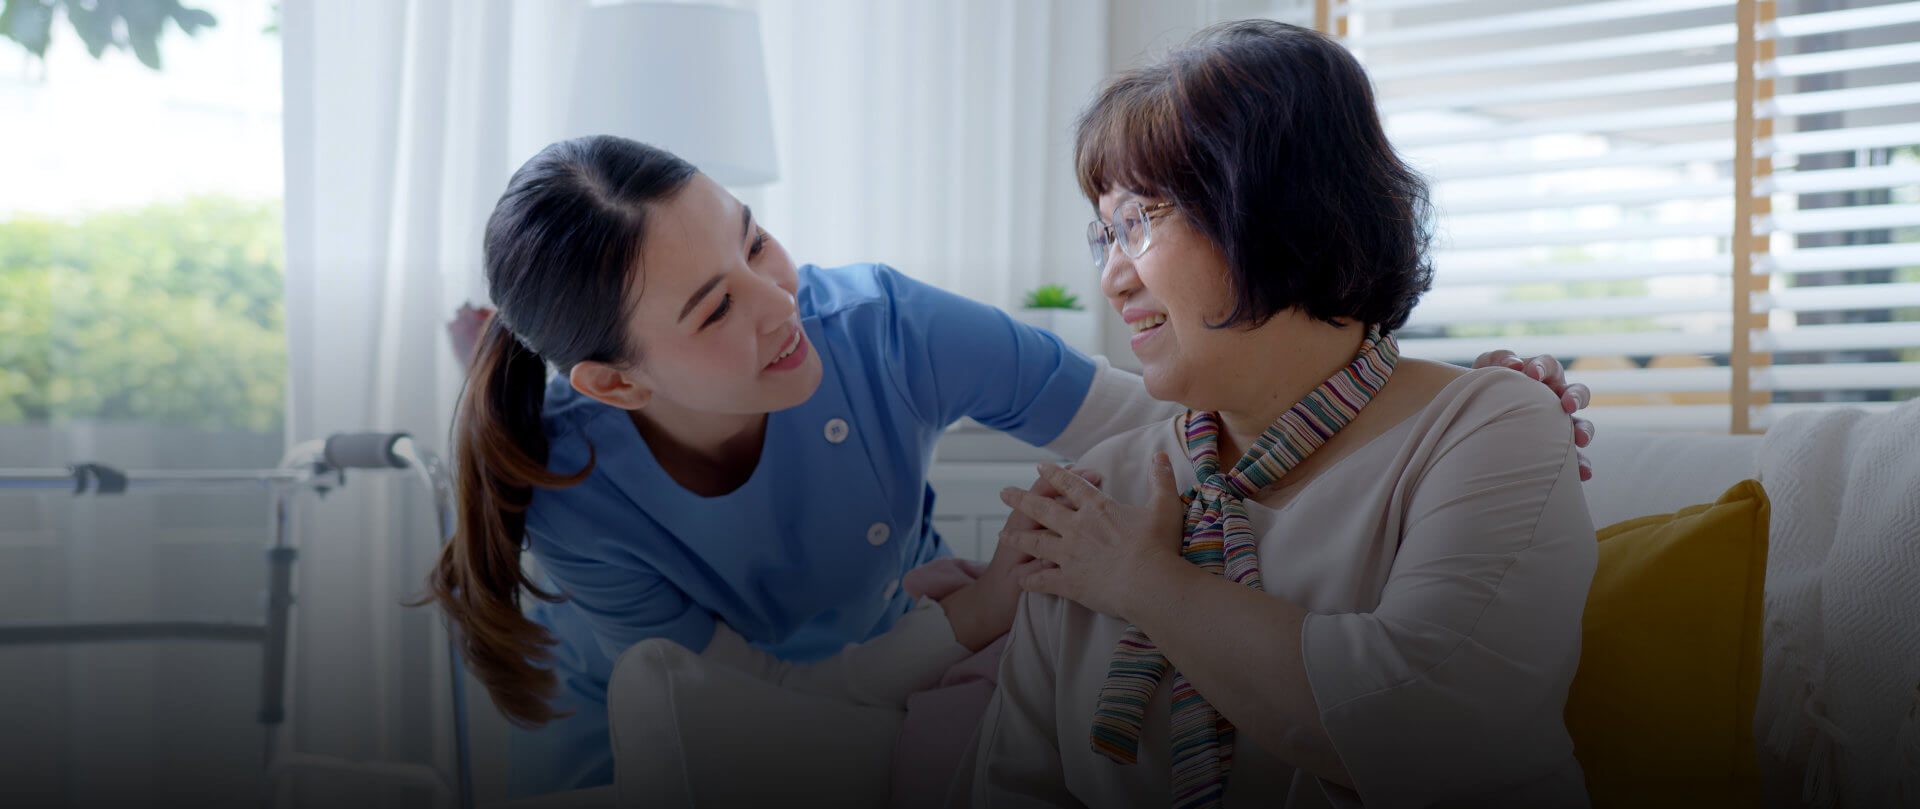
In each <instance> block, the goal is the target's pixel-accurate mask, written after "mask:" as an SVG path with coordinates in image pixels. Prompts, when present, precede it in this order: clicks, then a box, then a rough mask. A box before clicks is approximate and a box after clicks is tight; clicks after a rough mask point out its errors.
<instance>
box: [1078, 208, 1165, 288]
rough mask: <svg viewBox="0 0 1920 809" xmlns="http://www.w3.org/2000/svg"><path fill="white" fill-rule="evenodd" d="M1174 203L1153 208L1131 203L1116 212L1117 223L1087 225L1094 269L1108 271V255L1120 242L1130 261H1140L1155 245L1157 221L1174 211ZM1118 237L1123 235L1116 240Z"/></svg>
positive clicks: (1093, 222)
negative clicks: (1154, 229) (1155, 220)
mask: <svg viewBox="0 0 1920 809" xmlns="http://www.w3.org/2000/svg"><path fill="white" fill-rule="evenodd" d="M1173 207H1174V206H1173V203H1171V202H1162V203H1160V204H1158V205H1154V206H1151V207H1148V206H1145V205H1142V204H1140V201H1139V200H1127V201H1126V202H1123V203H1120V206H1119V207H1117V208H1114V209H1113V221H1112V222H1111V223H1108V222H1102V221H1100V220H1098V219H1095V220H1093V221H1092V222H1088V223H1087V249H1089V250H1092V251H1093V268H1094V269H1096V270H1099V271H1100V272H1106V271H1107V256H1109V255H1111V251H1112V249H1113V243H1114V242H1119V243H1120V250H1121V251H1122V252H1124V253H1126V254H1127V257H1128V258H1139V257H1140V254H1141V253H1145V252H1147V247H1148V246H1149V245H1151V244H1153V218H1154V217H1156V216H1160V215H1163V214H1169V213H1172V212H1173V210H1172V209H1173ZM1114 234H1119V236H1118V237H1117V238H1116V237H1115V235H1114Z"/></svg>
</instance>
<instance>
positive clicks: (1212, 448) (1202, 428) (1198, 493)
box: [1093, 326, 1400, 809]
mask: <svg viewBox="0 0 1920 809" xmlns="http://www.w3.org/2000/svg"><path fill="white" fill-rule="evenodd" d="M1399 355H1400V351H1399V347H1398V346H1397V345H1396V344H1395V343H1394V340H1393V338H1392V337H1382V336H1381V335H1380V328H1379V327H1378V326H1374V327H1372V328H1370V329H1368V330H1367V337H1366V340H1365V341H1364V342H1362V343H1361V344H1360V353H1359V354H1358V355H1357V356H1356V357H1355V358H1354V360H1353V362H1352V364H1350V365H1348V366H1347V367H1346V368H1344V369H1341V371H1340V372H1339V373H1337V374H1334V375H1333V378H1331V379H1328V380H1327V381H1326V382H1325V383H1323V384H1322V385H1320V387H1318V388H1315V389H1314V390H1313V392H1312V393H1309V394H1307V397H1306V398H1304V399H1301V400H1300V401H1299V403H1297V404H1295V405H1294V406H1293V407H1292V408H1291V409H1289V410H1288V411H1287V412H1286V413H1285V414H1284V415H1282V416H1281V417H1280V420H1278V421H1276V422H1274V423H1273V426H1271V427H1268V428H1267V430H1266V432H1264V433H1262V434H1261V435H1260V438H1259V439H1258V440H1256V441H1254V444H1253V448H1252V449H1250V450H1248V451H1247V454H1246V455H1245V456H1244V457H1242V458H1241V459H1240V462H1239V463H1238V464H1235V465H1234V467H1233V469H1232V470H1230V471H1227V472H1224V473H1223V472H1221V471H1220V441H1219V439H1220V418H1219V415H1218V414H1216V413H1195V412H1193V411H1187V416H1186V441H1187V456H1188V457H1189V458H1190V459H1191V460H1192V461H1193V470H1194V476H1195V477H1196V478H1197V479H1198V481H1199V485H1198V486H1195V487H1194V488H1192V489H1189V490H1187V492H1186V493H1185V494H1184V495H1182V499H1183V500H1185V501H1186V502H1187V504H1188V506H1187V521H1186V530H1185V536H1184V537H1183V539H1182V542H1181V547H1180V555H1181V556H1182V557H1184V558H1186V560H1187V561H1188V562H1191V563H1193V564H1195V565H1199V566H1200V567H1202V568H1204V569H1206V570H1207V572H1209V573H1212V574H1214V575H1216V576H1225V577H1226V578H1228V579H1230V580H1232V581H1235V582H1238V583H1240V584H1243V585H1246V586H1248V587H1252V588H1254V589H1255V590H1259V589H1262V588H1261V586H1260V561H1259V559H1258V558H1257V554H1256V552H1255V541H1254V533H1253V526H1252V524H1251V523H1249V522H1248V521H1247V510H1246V506H1245V504H1244V503H1243V501H1244V500H1245V499H1246V498H1248V497H1251V496H1253V495H1254V494H1256V493H1258V492H1260V491H1261V490H1262V489H1265V488H1266V487H1268V486H1271V485H1273V483H1274V482H1275V481H1277V480H1279V479H1280V478H1281V477H1283V476H1285V475H1286V474H1287V470H1289V469H1292V468H1293V467H1294V466H1295V465H1297V464H1299V463H1300V461H1301V460H1303V459H1305V458H1306V457H1307V456H1308V455H1310V454H1312V453H1313V451H1314V450H1315V449H1318V448H1319V447H1320V445H1321V444H1324V443H1326V441H1327V439H1328V438H1330V437H1332V436H1333V434H1334V433H1336V432H1339V431H1340V428H1342V427H1345V426H1346V425H1347V423H1348V422H1350V421H1352V420H1353V417H1354V415H1355V414H1357V413H1359V412H1360V408H1362V407H1365V406H1366V405H1367V402H1368V400H1370V399H1372V398H1373V394H1374V393H1375V392H1377V391H1378V390H1380V386H1382V385H1384V384H1386V382H1387V377H1388V375H1390V374H1392V373H1393V365H1394V362H1395V360H1397V359H1398V358H1399ZM1171 668H1172V665H1171V664H1169V663H1168V662H1167V658H1166V656H1165V655H1163V654H1161V653H1160V649H1159V647H1157V646H1155V645H1154V643H1153V641H1152V640H1151V639H1149V638H1148V637H1147V636H1146V635H1145V634H1144V633H1142V632H1141V631H1140V629H1139V627H1134V626H1129V627H1127V632H1126V634H1125V635H1124V636H1122V637H1121V639H1120V644H1119V647H1118V648H1117V649H1115V650H1114V653H1113V662H1112V663H1111V664H1110V666H1109V668H1108V670H1107V681H1106V684H1105V685H1104V686H1102V687H1101V689H1100V702H1099V705H1098V707H1096V708H1095V710H1094V714H1093V751H1094V752H1096V753H1099V754H1100V755H1103V756H1106V757H1107V758H1110V759H1112V760H1114V761H1117V762H1119V763H1121V764H1132V763H1134V762H1135V761H1137V760H1138V758H1139V749H1140V729H1141V724H1142V722H1143V721H1144V720H1145V717H1146V708H1147V702H1148V700H1149V699H1151V698H1152V696H1153V690H1154V689H1155V688H1156V687H1158V686H1159V684H1160V681H1161V680H1163V679H1165V677H1166V675H1167V672H1168V670H1169V669H1171ZM1233 741H1234V729H1233V723H1231V722H1228V721H1227V720H1226V718H1224V717H1222V716H1221V715H1220V712H1219V711H1216V710H1214V709H1213V706H1212V705H1209V704H1208V703H1207V700H1206V698H1205V697H1202V696H1201V695H1200V692H1198V691H1195V690H1194V688H1193V684H1192V683H1189V682H1187V678H1186V676H1185V675H1182V674H1181V673H1180V672H1178V671H1174V672H1173V805H1174V806H1175V807H1180V809H1186V808H1187V807H1217V806H1219V805H1220V802H1221V798H1222V797H1223V796H1224V795H1225V794H1226V783H1227V770H1228V767H1229V766H1230V765H1231V763H1232V761H1233Z"/></svg>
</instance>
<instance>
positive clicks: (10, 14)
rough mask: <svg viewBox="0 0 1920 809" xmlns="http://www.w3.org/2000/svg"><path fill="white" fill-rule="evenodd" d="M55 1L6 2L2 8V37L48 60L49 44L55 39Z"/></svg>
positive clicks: (0, 15)
mask: <svg viewBox="0 0 1920 809" xmlns="http://www.w3.org/2000/svg"><path fill="white" fill-rule="evenodd" d="M53 3H54V0H6V7H5V8H0V36H4V37H6V38H8V39H11V40H13V41H15V42H18V43H20V46H21V47H23V48H26V49H27V52H28V53H31V54H33V55H34V56H37V57H40V58H43V59H44V58H46V55H47V43H48V42H49V41H51V40H52V39H53Z"/></svg>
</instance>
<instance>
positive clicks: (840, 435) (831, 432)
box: [826, 419, 847, 444]
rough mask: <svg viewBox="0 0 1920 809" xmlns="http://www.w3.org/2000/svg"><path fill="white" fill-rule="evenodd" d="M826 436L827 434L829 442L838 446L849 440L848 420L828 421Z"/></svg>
mask: <svg viewBox="0 0 1920 809" xmlns="http://www.w3.org/2000/svg"><path fill="white" fill-rule="evenodd" d="M826 434H827V440H828V441H830V442H832V443H835V444H838V443H840V442H842V441H845V440H847V420H846V419H830V420H828V421H827V429H826Z"/></svg>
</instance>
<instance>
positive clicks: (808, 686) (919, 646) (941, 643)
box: [701, 471, 1100, 708]
mask: <svg viewBox="0 0 1920 809" xmlns="http://www.w3.org/2000/svg"><path fill="white" fill-rule="evenodd" d="M1079 474H1080V476H1081V477H1082V478H1085V479H1086V480H1087V481H1089V482H1091V483H1093V484H1094V485H1098V484H1099V482H1100V477H1099V476H1098V475H1096V474H1093V473H1091V472H1087V471H1081V472H1079ZM1032 490H1033V491H1035V492H1037V493H1039V494H1040V495H1041V496H1046V497H1052V496H1055V495H1057V491H1056V490H1055V489H1054V488H1053V487H1052V486H1051V485H1049V484H1046V483H1045V482H1044V481H1035V482H1034V485H1033V487H1032ZM1027 524H1028V523H1025V522H1022V521H1020V520H1019V517H1018V515H1013V516H1012V517H1009V525H1019V526H1023V527H1024V526H1025V525H1027ZM1038 569H1039V564H1038V563H1036V562H1033V561H1032V560H1031V558H1030V557H1028V556H1027V555H1025V554H1023V553H1020V552H1019V551H1018V550H1016V549H1014V548H1012V547H1011V546H1010V545H1007V544H1006V543H1001V544H1000V545H999V546H997V547H996V548H995V550H994V554H993V559H992V560H991V561H990V562H989V563H988V564H987V567H986V570H985V571H984V572H982V574H981V575H980V577H979V578H977V579H975V580H973V581H972V582H970V583H968V584H966V585H963V586H961V587H960V588H959V589H957V590H955V591H953V592H952V593H950V594H948V595H946V596H945V597H943V598H941V599H939V600H938V601H936V600H934V599H931V598H924V597H923V598H921V599H920V600H919V601H918V602H917V603H916V605H915V607H914V609H913V610H911V611H910V612H908V613H907V614H906V615H905V616H902V617H901V618H900V620H899V621H897V622H895V623H894V625H893V628H892V629H889V630H887V631H886V632H885V633H883V634H881V635H879V636H877V637H875V638H872V639H870V640H868V641H866V642H865V643H859V644H851V645H849V646H847V648H846V649H844V650H842V651H841V652H840V653H838V654H836V655H834V656H832V657H829V658H826V659H824V660H820V661H818V662H814V663H793V662H789V661H784V660H780V659H779V658H776V657H774V656H773V655H771V654H768V653H767V652H765V651H762V650H760V649H756V648H754V647H752V646H750V645H748V643H747V641H746V639H745V638H742V637H741V636H740V634H739V633H738V632H735V631H733V629H732V628H731V627H728V626H727V625H726V624H725V623H721V624H720V625H719V627H718V628H716V629H715V631H714V635H713V640H712V641H711V642H710V643H709V644H708V645H707V650H706V652H704V653H702V655H701V656H702V657H705V658H708V659H712V660H716V661H720V662H724V663H726V664H728V665H731V666H733V667H735V668H738V669H741V670H744V671H747V672H748V673H751V674H753V675H755V676H757V677H759V678H760V679H762V680H766V681H768V682H772V683H776V684H778V685H781V686H784V687H787V688H791V689H794V690H797V691H804V692H807V693H811V694H819V695H822V696H829V697H834V698H837V699H841V700H847V701H852V702H856V703H859V704H862V705H881V706H887V707H893V708H904V707H905V706H906V701H907V697H908V696H910V695H912V694H913V693H914V692H916V691H922V690H925V689H927V688H931V687H932V686H933V685H934V684H935V683H936V682H938V680H939V679H940V676H941V675H942V674H943V673H945V672H946V670H947V669H948V668H950V667H952V666H953V665H954V664H956V663H958V662H960V661H961V660H963V659H965V658H966V657H967V656H968V655H971V654H973V653H974V652H976V651H979V650H980V649H983V648H985V647H986V646H987V645H988V644H991V643H992V642H993V641H994V640H996V639H998V638H999V637H1000V636H1002V635H1004V634H1006V633H1007V629H1008V627H1009V626H1011V625H1012V623H1013V620H1014V611H1015V609H1016V608H1017V607H1018V603H1019V599H1020V595H1021V589H1020V580H1021V579H1022V578H1024V577H1025V576H1026V574H1027V573H1029V572H1032V571H1034V570H1038Z"/></svg>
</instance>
